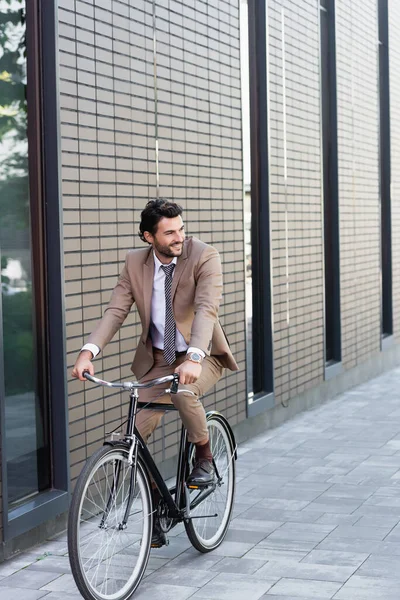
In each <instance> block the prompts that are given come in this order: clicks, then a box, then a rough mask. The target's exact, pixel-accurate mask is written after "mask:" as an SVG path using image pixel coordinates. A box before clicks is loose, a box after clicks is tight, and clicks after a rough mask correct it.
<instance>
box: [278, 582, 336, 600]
mask: <svg viewBox="0 0 400 600" xmlns="http://www.w3.org/2000/svg"><path fill="white" fill-rule="evenodd" d="M341 587H342V584H341V583H337V582H333V581H314V580H302V579H280V580H279V581H278V583H276V584H275V585H274V586H273V587H272V588H271V594H275V595H277V596H285V595H286V596H293V597H299V596H300V597H304V598H308V599H309V600H311V599H314V598H332V597H333V595H334V594H335V593H336V592H337V591H338V590H339V589H340V588H341ZM267 597H268V596H267Z"/></svg>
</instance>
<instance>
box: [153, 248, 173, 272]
mask: <svg viewBox="0 0 400 600" xmlns="http://www.w3.org/2000/svg"><path fill="white" fill-rule="evenodd" d="M153 256H154V271H155V273H158V272H159V270H160V268H161V267H162V266H166V265H163V263H162V262H161V261H160V260H158V258H157V256H156V254H155V252H154V251H153ZM177 260H178V257H177V256H175V257H174V258H173V259H172V260H171V262H170V263H168V264H169V265H176V263H177Z"/></svg>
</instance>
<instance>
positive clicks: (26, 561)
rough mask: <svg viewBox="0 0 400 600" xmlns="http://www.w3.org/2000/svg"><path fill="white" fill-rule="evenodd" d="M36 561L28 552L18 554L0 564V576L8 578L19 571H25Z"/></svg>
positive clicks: (33, 555) (34, 555)
mask: <svg viewBox="0 0 400 600" xmlns="http://www.w3.org/2000/svg"><path fill="white" fill-rule="evenodd" d="M36 560H37V555H36V554H31V553H30V552H24V553H23V554H19V555H18V556H16V557H14V558H10V559H8V560H6V561H4V562H3V563H1V564H0V576H1V577H8V576H9V575H12V574H13V573H16V572H17V571H20V570H21V569H25V568H26V567H28V566H29V565H31V564H32V563H33V562H35V561H36Z"/></svg>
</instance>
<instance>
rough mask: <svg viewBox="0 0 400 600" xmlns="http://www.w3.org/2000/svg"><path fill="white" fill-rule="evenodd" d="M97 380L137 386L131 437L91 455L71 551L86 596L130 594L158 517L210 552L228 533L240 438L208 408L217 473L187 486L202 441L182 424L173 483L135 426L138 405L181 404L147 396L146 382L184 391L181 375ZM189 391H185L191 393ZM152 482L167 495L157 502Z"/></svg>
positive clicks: (73, 513) (114, 598)
mask: <svg viewBox="0 0 400 600" xmlns="http://www.w3.org/2000/svg"><path fill="white" fill-rule="evenodd" d="M85 377H86V379H88V380H89V381H91V382H93V383H96V384H99V385H104V386H107V387H112V388H122V389H124V390H126V391H129V393H130V403H129V412H128V419H127V421H126V423H127V426H126V433H125V435H124V437H123V439H119V440H115V439H113V436H112V435H111V439H108V440H106V441H105V442H104V445H103V446H102V447H101V448H99V449H98V450H97V451H96V452H95V453H94V454H93V455H92V457H91V458H89V459H88V461H87V462H86V464H85V466H84V467H83V469H82V472H81V474H80V476H79V478H78V480H77V483H76V487H75V490H74V494H73V497H72V502H71V507H70V512H69V520H68V551H69V559H70V564H71V569H72V574H73V576H74V579H75V582H76V584H77V586H78V589H79V591H80V593H81V594H82V596H83V598H85V599H86V600H128V598H131V596H132V595H133V594H134V592H135V591H136V589H137V587H138V586H139V584H140V581H141V580H142V578H143V575H144V573H145V570H146V567H147V563H148V560H149V555H150V547H151V536H152V529H153V518H154V517H156V518H158V520H159V523H160V527H161V528H162V530H163V531H164V532H165V533H167V532H168V531H170V530H171V529H172V527H174V526H175V525H177V524H178V523H181V522H183V523H184V526H185V529H186V533H187V535H188V537H189V540H190V541H191V543H192V545H193V546H194V547H195V548H196V549H197V550H199V551H200V552H210V551H211V550H214V549H215V548H217V547H218V546H219V545H220V544H221V543H222V541H223V539H224V538H225V535H226V533H227V530H228V527H229V522H230V519H231V516H232V509H233V501H234V495H235V461H236V458H237V452H236V443H235V438H234V435H233V432H232V429H231V427H230V426H229V423H228V421H227V420H226V418H225V417H224V416H223V415H221V414H220V413H218V412H216V411H211V412H208V413H207V426H208V430H209V435H210V446H211V451H212V454H213V461H214V467H215V473H216V478H215V481H214V483H213V484H212V485H210V486H208V487H204V488H200V487H197V486H190V488H189V487H188V486H187V485H186V483H185V482H186V479H187V476H188V474H189V472H190V469H191V468H192V466H193V461H194V454H195V447H194V444H191V443H190V442H188V440H187V433H186V430H185V428H184V426H183V425H182V429H181V439H180V444H179V454H178V464H177V472H176V482H175V485H174V486H173V487H172V488H171V489H169V488H168V487H167V484H166V483H165V481H164V479H163V477H162V475H161V474H160V472H159V470H158V468H157V466H156V465H155V463H154V461H153V459H152V457H151V455H150V452H149V450H148V448H147V446H146V444H145V443H144V441H143V439H142V438H141V436H140V434H139V432H138V430H137V429H136V427H135V416H136V413H137V411H138V409H154V408H156V409H162V410H163V411H169V410H176V409H175V407H174V406H173V405H172V404H171V405H170V404H162V403H157V402H150V403H145V402H140V401H139V392H138V390H139V389H141V388H148V387H152V386H154V385H159V384H165V383H167V382H171V385H170V387H169V388H168V389H167V390H165V392H164V393H169V394H174V393H179V392H180V391H183V390H180V389H178V384H179V376H178V375H177V374H174V375H168V376H166V377H160V378H157V379H153V380H152V381H149V382H147V383H143V384H140V383H137V382H116V383H111V382H109V381H103V380H102V379H98V378H97V377H92V376H91V375H89V373H85ZM187 392H188V390H185V393H187ZM151 481H153V482H155V485H156V486H157V488H158V491H159V494H160V496H161V500H160V501H159V502H158V505H157V506H153V494H152V485H151Z"/></svg>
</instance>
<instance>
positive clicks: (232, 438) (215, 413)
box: [206, 410, 237, 460]
mask: <svg viewBox="0 0 400 600" xmlns="http://www.w3.org/2000/svg"><path fill="white" fill-rule="evenodd" d="M211 417H217V418H218V419H219V420H220V421H222V422H223V423H224V425H225V426H226V428H227V430H228V434H229V441H230V443H231V450H232V453H233V455H234V457H235V460H237V446H236V440H235V435H234V433H233V431H232V427H231V426H230V425H229V421H228V419H227V418H226V417H224V415H223V414H222V413H220V412H218V411H217V410H209V411H208V412H207V413H206V419H207V420H208V419H210V418H211Z"/></svg>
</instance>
